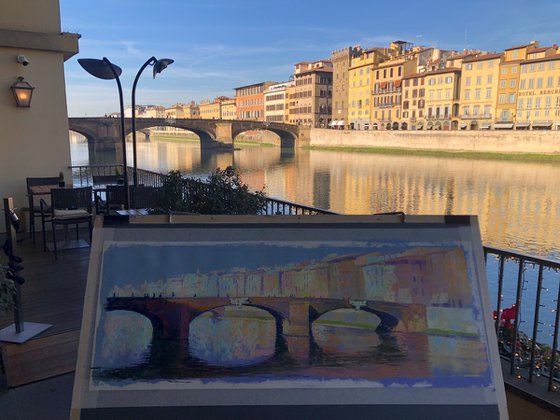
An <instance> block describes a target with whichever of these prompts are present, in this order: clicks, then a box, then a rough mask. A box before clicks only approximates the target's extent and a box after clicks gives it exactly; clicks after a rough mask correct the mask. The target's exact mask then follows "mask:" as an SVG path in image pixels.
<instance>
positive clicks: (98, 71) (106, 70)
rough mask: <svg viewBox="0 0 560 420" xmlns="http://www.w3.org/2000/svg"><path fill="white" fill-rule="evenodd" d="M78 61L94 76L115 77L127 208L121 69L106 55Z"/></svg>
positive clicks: (127, 206)
mask: <svg viewBox="0 0 560 420" xmlns="http://www.w3.org/2000/svg"><path fill="white" fill-rule="evenodd" d="M78 63H80V65H81V66H82V67H83V68H84V70H85V71H87V72H88V73H89V74H91V75H92V76H94V77H97V78H98V79H103V80H111V79H115V80H116V81H117V88H118V90H119V105H120V109H121V143H122V160H123V172H124V206H125V208H126V209H127V210H128V209H129V208H130V205H129V200H128V173H127V165H126V136H125V127H124V100H123V92H122V85H121V81H120V79H119V76H120V75H121V73H122V69H121V68H120V67H119V66H116V65H115V64H113V63H111V62H110V61H109V59H108V58H107V57H103V60H98V59H95V58H80V59H78Z"/></svg>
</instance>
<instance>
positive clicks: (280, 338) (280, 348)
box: [191, 303, 287, 356]
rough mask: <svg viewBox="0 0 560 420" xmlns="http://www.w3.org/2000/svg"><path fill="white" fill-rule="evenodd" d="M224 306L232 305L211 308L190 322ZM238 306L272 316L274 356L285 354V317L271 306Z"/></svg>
mask: <svg viewBox="0 0 560 420" xmlns="http://www.w3.org/2000/svg"><path fill="white" fill-rule="evenodd" d="M226 306H232V305H231V304H229V305H220V306H216V307H213V308H211V309H208V310H206V311H204V312H201V313H200V314H198V315H197V316H196V317H194V318H193V319H192V320H191V322H192V321H194V320H195V319H196V318H198V317H200V316H202V315H204V314H205V313H208V312H212V311H215V310H217V309H219V308H225V307H226ZM240 306H247V307H252V308H257V309H261V310H264V311H266V312H267V313H269V314H270V315H272V316H273V317H274V321H275V324H276V340H275V345H274V356H278V355H280V354H281V353H283V352H285V351H286V349H287V346H286V342H285V339H284V327H283V325H284V320H285V319H286V316H285V315H283V314H282V313H281V312H279V311H278V310H276V309H275V308H273V307H271V306H268V305H263V304H254V303H244V304H242V305H240Z"/></svg>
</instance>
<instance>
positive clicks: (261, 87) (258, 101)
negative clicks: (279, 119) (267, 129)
mask: <svg viewBox="0 0 560 420" xmlns="http://www.w3.org/2000/svg"><path fill="white" fill-rule="evenodd" d="M275 84H277V82H261V83H255V84H252V85H247V86H241V87H237V88H235V106H236V112H237V119H238V120H254V121H264V91H265V90H266V89H267V88H268V87H269V86H271V85H275Z"/></svg>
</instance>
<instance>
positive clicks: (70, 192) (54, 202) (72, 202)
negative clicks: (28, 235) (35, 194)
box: [41, 187, 93, 259]
mask: <svg viewBox="0 0 560 420" xmlns="http://www.w3.org/2000/svg"><path fill="white" fill-rule="evenodd" d="M91 198H92V188H91V187H83V188H72V189H65V188H54V189H52V190H51V209H52V214H51V217H50V222H51V224H52V235H53V245H54V258H55V259H58V244H57V240H56V227H57V225H62V226H65V228H66V227H67V226H68V225H76V241H78V240H79V237H80V234H79V229H78V228H79V225H80V224H81V223H87V224H88V229H89V241H90V244H91V239H92V220H93V214H92V203H91ZM42 201H43V200H41V202H42ZM44 236H45V235H43V237H44ZM43 245H44V247H45V248H46V241H44V242H43Z"/></svg>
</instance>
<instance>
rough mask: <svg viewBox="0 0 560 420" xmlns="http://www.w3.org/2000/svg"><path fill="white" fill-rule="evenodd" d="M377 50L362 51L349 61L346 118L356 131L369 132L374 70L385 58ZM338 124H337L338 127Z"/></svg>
mask: <svg viewBox="0 0 560 420" xmlns="http://www.w3.org/2000/svg"><path fill="white" fill-rule="evenodd" d="M381 51H382V50H381V49H379V48H372V49H369V50H363V51H361V52H360V53H359V54H356V55H355V56H353V57H352V58H351V59H350V67H349V69H348V117H347V120H345V121H348V122H349V126H350V128H352V129H357V130H369V128H370V123H371V116H370V111H371V105H370V103H371V99H372V96H371V92H372V89H373V88H372V86H373V74H374V68H375V67H376V66H377V65H378V64H379V63H380V62H381V61H382V60H383V59H385V58H387V56H386V55H385V54H383V53H382V52H381ZM338 124H339V123H337V125H338Z"/></svg>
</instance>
